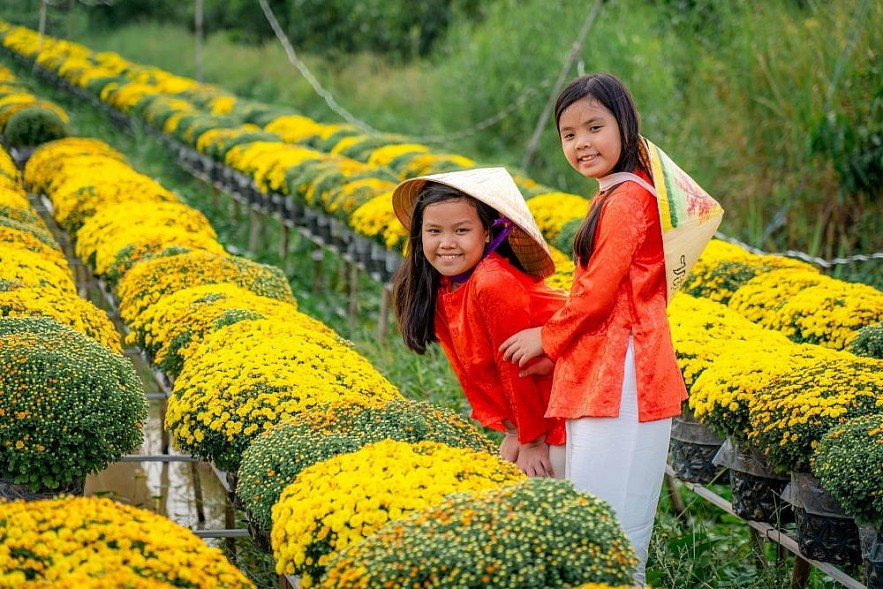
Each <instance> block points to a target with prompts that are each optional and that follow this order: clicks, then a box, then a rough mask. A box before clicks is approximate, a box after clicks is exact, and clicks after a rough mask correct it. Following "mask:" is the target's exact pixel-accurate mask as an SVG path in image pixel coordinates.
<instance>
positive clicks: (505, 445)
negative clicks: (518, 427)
mask: <svg viewBox="0 0 883 589" xmlns="http://www.w3.org/2000/svg"><path fill="white" fill-rule="evenodd" d="M520 448H521V444H520V443H519V442H518V436H517V435H515V434H506V435H505V436H504V437H503V441H502V442H500V457H501V458H503V460H508V461H509V462H516V463H517V461H518V450H519V449H520Z"/></svg>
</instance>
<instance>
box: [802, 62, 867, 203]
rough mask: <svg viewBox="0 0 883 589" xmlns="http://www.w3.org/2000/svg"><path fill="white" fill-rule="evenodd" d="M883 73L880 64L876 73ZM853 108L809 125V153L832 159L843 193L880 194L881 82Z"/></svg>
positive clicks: (826, 115) (828, 114) (828, 115)
mask: <svg viewBox="0 0 883 589" xmlns="http://www.w3.org/2000/svg"><path fill="white" fill-rule="evenodd" d="M880 75H883V68H880V69H879V71H878V72H877V75H876V77H877V78H878V80H879V77H880ZM855 106H857V107H858V108H857V109H856V110H855V111H852V112H848V111H847V112H844V111H837V112H829V113H825V114H823V115H821V116H820V120H819V121H818V123H816V125H815V127H814V128H813V129H812V134H811V140H812V143H811V153H813V154H815V155H818V156H822V157H823V158H826V159H828V160H830V161H831V163H832V164H833V166H834V169H835V170H836V171H837V176H838V177H839V178H840V182H841V185H840V192H841V193H842V194H844V195H855V194H867V195H868V196H870V198H871V199H880V197H881V195H883V83H879V82H878V85H877V88H876V89H875V91H874V96H873V97H872V98H871V99H870V100H868V101H866V102H863V103H859V104H857V105H855Z"/></svg>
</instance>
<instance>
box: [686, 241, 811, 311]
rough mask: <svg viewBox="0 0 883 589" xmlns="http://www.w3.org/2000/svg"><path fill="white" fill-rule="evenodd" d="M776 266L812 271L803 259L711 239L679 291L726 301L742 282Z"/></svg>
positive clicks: (774, 268) (777, 267) (722, 301)
mask: <svg viewBox="0 0 883 589" xmlns="http://www.w3.org/2000/svg"><path fill="white" fill-rule="evenodd" d="M780 268H794V269H800V270H806V271H813V270H815V267H814V266H810V265H809V264H807V263H805V262H801V261H799V260H795V259H792V258H785V257H781V256H773V255H765V256H760V255H757V254H753V253H751V252H749V251H747V250H745V249H743V248H742V247H740V246H738V245H734V244H731V243H727V242H725V241H721V240H719V239H712V240H711V241H710V242H709V243H708V245H707V246H706V247H705V249H704V250H703V251H702V255H701V256H699V259H698V260H697V261H696V265H694V266H693V269H692V270H691V271H690V275H689V276H688V277H687V280H685V281H684V285H683V290H684V292H686V293H688V294H692V295H694V296H702V297H706V298H709V299H711V300H713V301H718V302H721V303H724V304H726V303H727V302H728V301H729V300H730V297H731V296H732V295H733V293H734V292H735V291H736V290H737V289H738V288H739V287H741V286H742V285H743V284H745V283H746V282H748V281H749V280H751V279H752V278H754V277H755V276H757V275H758V274H763V273H764V272H769V271H770V270H776V269H780Z"/></svg>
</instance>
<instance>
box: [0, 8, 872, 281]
mask: <svg viewBox="0 0 883 589" xmlns="http://www.w3.org/2000/svg"><path fill="white" fill-rule="evenodd" d="M12 4H13V6H14V5H15V2H13V3H12ZM33 4H34V3H33V2H30V3H28V2H27V1H25V0H19V8H18V10H15V9H14V8H10V7H7V9H6V11H7V13H8V14H6V16H5V18H9V19H13V17H15V18H14V19H13V20H14V21H16V20H17V21H19V22H22V23H23V24H30V25H31V26H35V25H36V23H35V17H36V15H35V14H33V12H34V11H33V10H31V11H28V10H25V9H24V7H25V6H27V5H30V6H33ZM593 4H594V3H593V2H576V1H568V2H545V1H544V0H519V1H515V0H496V1H493V2H483V3H481V4H480V6H481V9H480V11H479V12H480V16H481V18H479V19H477V20H476V19H475V10H474V8H473V9H472V11H471V12H469V13H468V16H467V15H464V16H461V17H460V18H459V19H458V18H457V16H456V13H455V15H454V17H453V20H452V24H451V25H450V26H449V27H448V29H447V35H446V36H445V37H443V38H442V39H440V40H439V41H437V42H436V44H435V45H434V48H433V50H432V52H431V53H430V54H429V55H428V56H427V57H425V58H422V59H418V60H412V61H408V62H407V63H403V60H401V59H396V60H392V59H385V58H382V57H378V56H374V55H371V54H356V55H337V56H335V57H334V58H333V59H329V58H327V57H326V56H327V54H322V56H320V55H318V54H311V52H310V47H296V49H297V50H298V52H299V55H300V57H302V58H303V59H304V60H305V62H306V63H307V65H308V66H309V67H310V68H311V70H312V71H313V72H314V73H315V75H316V76H317V77H318V79H319V80H320V81H321V83H322V84H323V85H324V86H325V87H326V88H327V89H328V90H329V91H330V92H331V93H332V94H333V95H334V96H335V98H336V100H337V101H338V102H339V103H340V104H341V105H343V106H344V107H345V108H347V109H348V110H349V111H350V112H351V113H353V114H354V115H355V116H356V117H358V118H360V119H362V120H363V121H365V122H366V123H367V124H369V125H370V126H372V127H374V128H376V129H379V130H383V131H390V132H400V133H406V134H409V135H413V136H414V137H415V138H416V139H418V140H424V141H425V142H427V143H431V144H432V145H433V147H434V148H436V149H441V150H445V151H449V152H452V153H460V154H464V155H468V156H470V157H472V158H474V159H476V160H478V161H479V162H481V163H488V164H502V165H506V166H509V167H512V168H518V167H520V165H521V163H522V159H523V156H524V153H525V149H526V147H527V143H528V140H529V138H530V137H531V135H532V133H533V129H534V126H535V125H536V122H537V120H538V118H539V117H540V114H541V112H542V110H543V108H544V107H545V105H546V104H547V101H548V99H549V96H550V94H551V93H552V88H551V85H552V82H553V81H554V80H555V79H556V78H557V76H558V72H559V70H560V69H561V67H562V65H563V64H564V62H565V58H566V56H567V54H568V53H569V52H570V49H571V46H572V43H573V41H574V40H575V39H576V37H577V35H578V32H579V29H580V27H581V25H582V23H583V21H584V20H585V18H586V16H587V15H588V13H589V11H590V10H591V8H592V5H593ZM254 10H255V11H258V12H259V11H260V7H259V6H258V4H257V3H254ZM402 10H409V8H408V3H406V2H405V3H402ZM2 14H3V12H0V15H2ZM89 14H90V12H89V9H88V7H80V6H79V5H77V7H76V8H75V9H74V10H72V11H70V12H68V13H65V14H64V15H61V14H58V15H56V17H55V18H54V19H52V18H50V21H49V22H50V25H49V28H48V30H47V32H48V33H49V34H52V35H55V36H61V37H66V36H70V37H72V38H73V39H74V40H77V41H79V42H82V43H85V44H86V45H88V46H89V47H92V48H94V49H106V50H112V51H117V52H119V53H120V54H122V55H123V56H124V57H126V58H128V59H131V60H133V61H136V62H139V63H145V64H154V65H157V66H159V67H161V68H163V69H166V70H169V71H172V72H175V73H178V74H182V75H185V76H191V77H192V76H194V75H195V71H196V69H195V65H194V59H193V54H194V40H193V36H192V35H191V34H190V33H189V32H188V30H187V27H188V26H190V25H191V23H189V22H182V23H180V24H179V25H177V26H176V25H168V24H163V25H158V24H151V23H150V22H142V23H139V24H138V25H137V26H124V27H115V28H114V29H113V30H103V31H102V30H96V29H95V28H94V27H90V26H89V23H88V20H89ZM354 26H355V25H354ZM881 30H883V4H880V3H879V2H875V1H874V0H852V1H844V2H821V1H816V0H734V1H732V2H712V1H710V0H653V1H651V0H621V1H617V2H610V1H608V2H604V3H603V5H602V7H601V9H600V12H599V15H598V17H597V19H596V20H595V21H594V23H593V25H592V27H591V29H590V32H589V35H588V37H587V39H586V42H585V43H584V45H583V48H582V51H581V52H580V58H579V60H578V61H577V63H576V64H575V65H574V67H573V68H572V69H571V71H569V72H568V79H569V78H572V77H573V76H575V75H577V74H578V73H581V72H596V71H608V72H612V73H614V74H616V75H617V76H619V77H620V78H622V79H623V80H624V81H625V82H626V84H627V85H628V86H629V88H630V89H631V90H632V92H633V94H634V96H635V99H636V102H637V104H638V107H639V109H640V110H641V113H642V117H643V131H644V134H645V135H646V136H648V137H649V138H651V139H652V140H653V141H654V142H656V143H657V144H658V145H660V146H661V147H663V149H665V150H666V151H667V152H668V153H669V154H670V155H671V156H672V157H673V158H674V159H675V160H676V161H677V162H679V163H680V164H681V166H682V167H683V168H685V169H686V170H687V171H689V172H690V173H691V174H692V175H693V176H694V177H695V178H696V179H697V180H698V181H699V182H700V184H702V185H703V186H704V187H705V188H706V189H707V190H708V191H709V192H710V193H712V194H713V195H714V196H715V197H716V198H718V199H719V200H720V201H721V202H722V204H723V205H724V207H725V208H726V210H727V214H726V216H725V218H724V222H723V225H722V228H721V229H722V231H723V232H724V233H726V234H727V235H730V236H732V237H735V238H737V239H740V240H743V241H745V242H747V243H749V244H750V245H752V246H755V247H758V248H761V249H764V250H767V251H783V250H786V249H797V250H801V251H805V252H808V253H810V254H812V255H818V256H821V257H824V258H831V257H835V256H843V255H850V254H856V253H869V252H873V251H881V250H883V214H881V213H883V188H881V186H883V65H881V64H883V59H881V52H883V35H880V34H879V31H881ZM203 55H204V65H203V71H204V79H205V80H206V81H207V82H213V83H217V84H220V85H221V86H223V87H224V88H226V89H229V90H231V91H233V92H236V93H237V94H239V95H242V96H248V97H252V98H256V99H259V100H262V101H266V102H272V103H277V104H281V105H283V106H285V107H287V108H289V109H291V110H293V111H298V112H302V113H304V114H307V115H309V116H312V117H314V118H316V119H318V120H321V121H326V122H337V121H339V120H340V118H339V117H338V115H336V114H335V113H334V112H332V111H331V110H330V109H329V108H328V106H327V105H326V104H325V102H324V101H323V99H322V98H320V97H319V96H317V95H316V94H315V93H314V92H313V90H312V89H311V88H310V86H309V85H308V84H307V82H306V81H305V80H304V78H303V77H302V76H301V75H300V74H299V73H298V72H297V70H296V69H295V68H294V67H293V66H291V65H290V64H289V63H288V61H287V58H286V57H285V55H284V52H283V51H282V49H281V46H280V44H279V43H278V42H277V41H276V40H275V39H274V38H272V37H271V38H270V39H269V41H266V42H265V43H264V44H262V45H257V46H256V45H242V44H236V43H233V42H232V41H231V35H229V34H228V33H226V32H225V31H212V30H208V31H207V40H206V45H205V49H204V52H203ZM507 109H509V112H508V114H507V116H505V117H503V118H502V120H501V121H500V122H499V123H497V124H494V125H491V126H489V127H487V128H485V129H483V130H480V131H477V130H475V129H474V128H475V127H476V125H477V124H478V123H480V122H482V121H485V120H487V119H489V118H491V117H494V115H496V114H498V113H500V112H501V111H504V110H507ZM546 126H547V128H546V129H545V130H544V134H543V137H542V141H541V144H540V149H539V150H538V152H537V154H536V157H534V158H533V160H532V162H531V164H530V165H529V167H528V169H527V170H524V172H525V173H527V174H528V175H529V176H530V177H532V178H534V179H536V180H538V181H540V182H542V183H544V184H547V185H549V186H552V187H554V188H558V189H562V190H566V191H569V192H575V193H580V194H588V193H590V192H591V191H592V190H593V189H594V186H593V185H591V184H590V183H587V182H586V181H585V180H584V179H582V178H580V177H578V176H577V175H576V174H575V173H574V172H572V171H571V170H570V169H569V168H568V167H567V165H566V163H565V162H564V159H563V157H562V156H561V155H560V153H559V148H558V144H557V138H556V135H555V131H554V128H553V125H552V123H549V124H547V125H546ZM472 131H475V132H472ZM879 264H880V262H879V261H875V262H855V263H853V264H850V265H848V266H839V267H837V268H836V270H835V272H834V274H835V275H836V276H838V277H841V278H846V279H852V280H863V281H865V282H871V283H873V284H876V285H877V286H878V287H883V276H881V275H883V272H880V270H879Z"/></svg>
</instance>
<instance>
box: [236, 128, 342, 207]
mask: <svg viewBox="0 0 883 589" xmlns="http://www.w3.org/2000/svg"><path fill="white" fill-rule="evenodd" d="M326 157H328V156H327V155H326V154H324V153H322V152H320V151H315V150H313V149H308V148H306V147H301V146H298V145H288V144H285V143H279V142H276V141H253V142H251V143H243V144H240V145H236V146H234V147H232V148H230V150H229V151H228V152H227V156H226V158H225V163H226V164H227V165H228V166H230V167H231V168H234V169H236V170H239V171H240V172H242V173H243V174H245V175H247V176H250V177H251V178H252V179H253V180H254V181H255V183H256V184H257V186H258V188H260V189H261V190H262V191H263V192H280V193H282V194H288V193H289V186H288V184H287V182H286V172H287V171H288V169H289V168H290V167H292V166H296V165H298V164H302V163H303V162H305V161H308V160H314V159H324V158H326Z"/></svg>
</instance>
